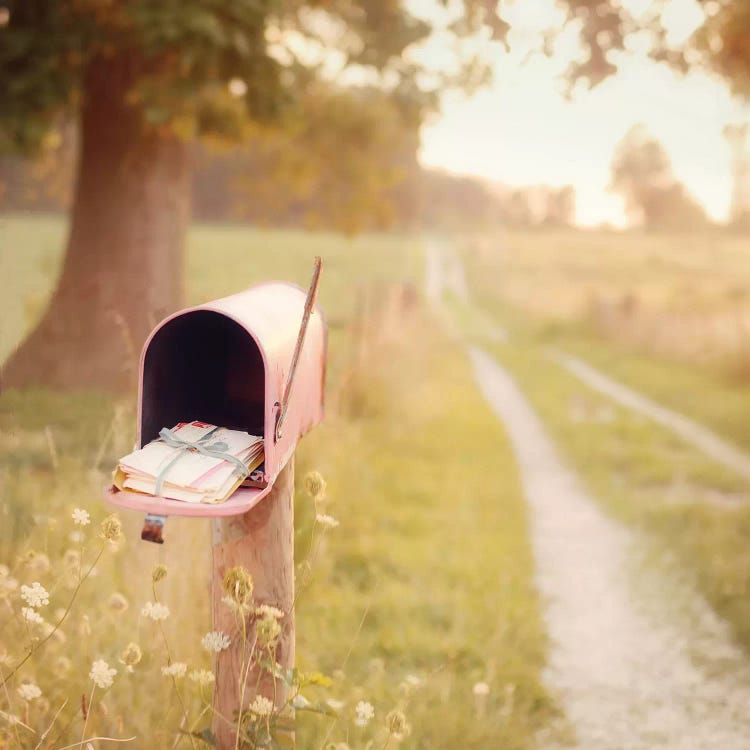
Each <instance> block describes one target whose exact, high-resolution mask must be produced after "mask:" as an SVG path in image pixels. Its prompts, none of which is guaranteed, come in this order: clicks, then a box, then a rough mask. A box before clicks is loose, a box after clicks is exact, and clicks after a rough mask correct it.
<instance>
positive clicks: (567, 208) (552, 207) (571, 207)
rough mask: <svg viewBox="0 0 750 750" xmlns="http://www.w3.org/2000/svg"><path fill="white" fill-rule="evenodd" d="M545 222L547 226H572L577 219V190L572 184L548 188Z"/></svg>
mask: <svg viewBox="0 0 750 750" xmlns="http://www.w3.org/2000/svg"><path fill="white" fill-rule="evenodd" d="M546 204H547V205H546V207H545V215H544V219H543V222H542V223H544V224H546V225H547V226H553V227H570V226H573V224H575V220H576V191H575V188H574V187H573V186H572V185H565V186H564V187H561V188H548V190H547V200H546Z"/></svg>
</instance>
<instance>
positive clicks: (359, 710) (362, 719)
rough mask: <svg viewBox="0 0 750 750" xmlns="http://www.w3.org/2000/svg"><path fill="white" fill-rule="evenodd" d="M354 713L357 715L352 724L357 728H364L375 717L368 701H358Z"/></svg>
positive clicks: (373, 709)
mask: <svg viewBox="0 0 750 750" xmlns="http://www.w3.org/2000/svg"><path fill="white" fill-rule="evenodd" d="M354 713H355V714H356V715H357V717H356V718H355V719H354V723H355V724H356V725H357V726H358V727H366V726H367V725H368V724H369V723H370V721H371V720H372V719H373V718H374V717H375V708H374V707H373V705H372V703H369V702H368V701H360V702H359V703H357V705H356V706H355V708H354Z"/></svg>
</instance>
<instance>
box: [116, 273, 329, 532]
mask: <svg viewBox="0 0 750 750" xmlns="http://www.w3.org/2000/svg"><path fill="white" fill-rule="evenodd" d="M318 272H319V268H318ZM316 285H317V276H315V277H314V283H313V286H312V287H311V290H310V293H309V294H308V295H307V301H308V304H306V292H305V291H304V290H303V289H302V288H301V287H298V286H296V285H294V284H287V283H282V282H269V283H265V284H259V285H258V286H254V287H252V288H250V289H248V290H247V291H244V292H240V293H239V294H234V295H232V296H231V297H224V298H223V299H219V300H216V301H214V302H208V303H206V304H204V305H199V306H197V307H191V308H188V309H187V310H182V311H181V312H178V313H175V314H174V315H171V316H170V317H168V318H166V319H165V320H163V321H162V322H161V323H159V325H158V326H157V327H156V328H155V329H154V330H153V331H152V332H151V335H150V336H149V337H148V339H147V340H146V343H145V345H144V347H143V352H142V354H141V370H140V386H139V400H138V447H143V446H144V445H145V444H146V443H148V442H150V441H151V440H154V439H156V438H158V437H159V430H161V429H162V428H163V427H172V426H173V425H175V424H177V423H178V422H185V421H192V420H199V421H203V422H209V423H211V424H216V425H221V426H223V427H228V428H230V429H239V430H244V431H246V432H249V433H251V434H253V435H263V438H264V447H265V474H266V480H267V482H268V484H267V486H266V487H265V488H263V489H260V488H249V487H241V488H240V489H238V490H236V491H235V492H234V494H233V495H232V496H231V497H230V498H229V499H228V500H226V501H225V502H224V503H221V504H217V505H205V504H196V503H185V502H180V501H178V500H170V499H167V498H163V497H154V496H151V495H144V494H140V493H137V492H131V491H128V490H125V491H119V490H117V488H115V487H110V488H108V489H107V490H106V495H105V496H106V499H107V500H108V501H109V502H111V503H113V504H115V505H119V506H121V507H123V508H128V509H131V510H140V511H145V512H146V513H148V514H151V515H156V516H170V515H175V516H177V515H179V516H201V517H214V516H228V515H236V514H240V513H245V512H246V511H248V510H250V508H252V507H253V506H254V505H256V504H257V503H258V502H259V501H260V500H261V499H262V498H263V497H264V496H265V495H266V494H267V493H268V492H269V491H270V490H271V488H272V486H273V483H274V481H275V479H276V477H277V476H278V474H279V472H280V471H281V469H283V468H284V465H285V464H286V462H287V461H288V460H289V458H290V457H291V455H292V454H293V453H294V450H295V448H296V446H297V441H298V440H299V439H300V438H301V437H302V435H304V434H305V433H306V432H307V431H308V430H309V429H310V428H311V427H314V426H315V425H316V424H318V423H319V422H320V421H321V420H322V418H323V390H324V381H325V364H326V346H327V331H326V324H325V319H324V317H323V314H322V312H321V310H320V309H319V308H318V307H317V306H315V307H313V302H314V290H315V287H316ZM306 310H308V311H309V316H308V315H306V314H305V311H306ZM293 363H294V364H293ZM290 376H291V377H290Z"/></svg>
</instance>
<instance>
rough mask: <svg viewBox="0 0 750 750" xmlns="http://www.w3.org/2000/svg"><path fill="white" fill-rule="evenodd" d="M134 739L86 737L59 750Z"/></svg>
mask: <svg viewBox="0 0 750 750" xmlns="http://www.w3.org/2000/svg"><path fill="white" fill-rule="evenodd" d="M134 739H135V737H122V738H120V737H86V739H83V740H81V741H80V742H74V743H73V744H72V745H65V747H61V748H60V750H73V748H74V747H82V746H83V744H84V743H86V742H132V741H133V740H134Z"/></svg>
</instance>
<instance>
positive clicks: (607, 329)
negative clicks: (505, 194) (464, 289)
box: [461, 231, 750, 449]
mask: <svg viewBox="0 0 750 750" xmlns="http://www.w3.org/2000/svg"><path fill="white" fill-rule="evenodd" d="M746 244H747V243H746V240H745V239H744V238H743V237H742V236H741V235H732V234H728V233H721V232H707V233H697V234H693V235H688V234H685V235H679V234H675V235H664V234H653V235H644V234H638V233H627V234H622V233H612V232H594V231H592V232H570V231H564V232H559V231H557V232H555V231H540V232H530V233H529V232H527V233H509V234H508V235H506V236H502V237H493V238H490V239H487V238H484V239H482V240H480V241H473V242H465V243H463V245H462V246H461V250H462V255H463V257H464V259H465V261H466V264H467V274H468V276H469V279H470V284H471V287H472V291H473V294H474V298H475V301H476V302H478V303H479V304H480V306H482V307H485V308H487V309H492V310H493V311H494V312H495V313H497V314H498V315H500V316H501V317H502V318H503V320H504V321H505V322H506V324H507V325H509V326H511V327H512V328H513V329H514V330H515V331H517V332H518V334H519V336H520V337H523V338H525V339H533V340H534V341H536V342H538V343H540V344H542V343H543V344H546V345H548V346H555V347H558V348H560V349H562V350H564V351H568V352H570V353H571V354H577V355H579V356H582V357H584V358H585V359H586V360H587V361H588V362H590V363H591V364H593V365H594V366H597V367H601V368H602V369H603V370H605V371H606V372H608V373H609V374H610V375H611V376H612V377H614V378H616V379H619V380H621V381H622V382H624V383H626V384H628V385H631V386H632V387H634V388H636V389H637V390H640V391H642V392H643V393H645V394H646V395H649V396H651V397H652V398H654V399H655V400H657V401H659V402H660V403H663V404H665V405H666V406H669V407H672V408H674V409H676V410H677V411H681V412H683V413H685V414H687V415H689V416H691V417H693V418H694V419H696V420H697V421H699V422H702V423H703V424H706V425H707V426H709V427H711V428H712V429H714V430H716V431H717V432H719V433H720V434H722V435H724V436H725V437H727V438H729V439H732V440H734V441H735V442H737V443H738V444H739V445H742V446H744V447H745V448H746V449H750V426H749V425H750V420H748V419H747V418H746V414H747V406H746V405H747V403H748V398H749V397H750V381H749V380H748V377H747V374H748V372H749V371H750V370H748V364H749V363H750V286H748V285H747V283H746V279H747V278H748V277H749V276H750V255H748V254H747V252H746ZM698 393H700V394H709V396H708V397H704V398H695V394H698Z"/></svg>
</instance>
